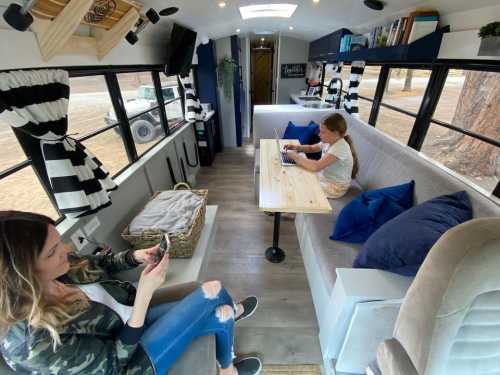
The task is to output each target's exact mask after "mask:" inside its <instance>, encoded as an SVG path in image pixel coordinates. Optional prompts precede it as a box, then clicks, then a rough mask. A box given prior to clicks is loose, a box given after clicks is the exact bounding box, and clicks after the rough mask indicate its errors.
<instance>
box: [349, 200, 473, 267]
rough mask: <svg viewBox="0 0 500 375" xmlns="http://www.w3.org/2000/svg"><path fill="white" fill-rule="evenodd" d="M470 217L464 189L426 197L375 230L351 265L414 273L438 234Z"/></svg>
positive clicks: (470, 211)
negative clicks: (431, 197) (426, 199)
mask: <svg viewBox="0 0 500 375" xmlns="http://www.w3.org/2000/svg"><path fill="white" fill-rule="evenodd" d="M471 219H472V206H471V203H470V200H469V196H468V195H467V192H465V191H460V192H458V193H455V194H450V195H442V196H440V197H437V198H434V199H431V200H429V201H426V202H424V203H422V204H419V205H418V206H415V207H413V208H410V209H409V210H407V211H405V212H403V213H402V214H401V215H399V216H397V217H395V218H394V219H392V220H390V221H388V222H387V223H385V224H384V225H383V226H382V227H381V228H380V229H379V230H378V231H376V232H375V233H374V234H373V235H372V236H371V237H370V239H369V240H368V241H366V243H365V244H364V246H363V248H362V249H361V251H360V253H359V254H358V256H357V258H356V260H355V261H354V264H353V267H357V268H377V269H382V270H387V271H390V272H395V273H398V274H400V275H404V276H414V275H415V274H416V273H417V271H418V269H419V268H420V265H421V264H422V263H423V261H424V260H425V257H426V256H427V253H428V252H429V250H430V249H431V248H432V246H434V244H435V243H436V241H437V240H438V239H439V237H441V235H442V234H443V233H444V232H446V231H447V230H448V229H450V228H453V227H454V226H456V225H458V224H461V223H463V222H465V221H467V220H471Z"/></svg>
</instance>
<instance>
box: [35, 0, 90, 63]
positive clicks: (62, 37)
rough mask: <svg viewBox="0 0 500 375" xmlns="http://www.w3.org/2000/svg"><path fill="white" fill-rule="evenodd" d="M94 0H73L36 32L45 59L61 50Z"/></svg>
mask: <svg viewBox="0 0 500 375" xmlns="http://www.w3.org/2000/svg"><path fill="white" fill-rule="evenodd" d="M93 3H94V0H73V1H70V2H69V3H68V5H66V6H65V7H64V9H63V10H62V11H61V13H59V14H58V15H57V17H56V18H55V19H54V20H53V21H52V22H50V25H48V26H47V27H46V28H45V29H44V30H43V31H39V32H36V31H35V32H36V35H37V39H38V45H39V47H40V52H41V54H42V58H43V59H44V61H48V60H50V59H51V58H52V57H54V56H55V55H56V54H57V53H58V52H60V51H61V50H62V49H63V47H64V46H65V44H66V43H67V42H68V41H69V39H70V38H71V36H73V34H74V33H75V31H76V29H77V28H78V26H79V25H80V23H81V22H82V19H83V17H84V16H85V14H87V12H88V11H89V10H90V7H91V6H92V4H93Z"/></svg>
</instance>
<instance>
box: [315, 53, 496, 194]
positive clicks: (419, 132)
mask: <svg viewBox="0 0 500 375" xmlns="http://www.w3.org/2000/svg"><path fill="white" fill-rule="evenodd" d="M326 65H327V63H326V62H325V63H323V72H322V82H321V95H322V93H323V90H324V89H325V88H327V86H326V85H325V82H324V78H325V68H326ZM344 65H350V62H347V61H346V62H344ZM366 65H367V66H370V65H371V66H380V67H381V69H380V73H379V78H378V82H377V87H376V89H375V96H374V98H373V99H371V98H368V97H365V96H363V95H360V94H358V97H359V98H360V99H364V100H366V101H369V102H371V103H372V108H371V112H370V118H369V120H368V124H369V125H371V126H374V127H376V126H377V120H378V116H379V113H380V108H381V107H384V108H387V109H390V110H392V111H395V112H399V113H401V114H404V115H407V116H410V117H413V118H414V119H415V122H414V123H413V126H412V130H411V134H410V137H409V140H408V143H407V146H408V147H411V148H413V149H415V150H417V151H419V152H420V151H421V149H422V145H423V144H424V141H425V138H426V136H427V132H428V130H429V128H430V125H431V124H434V125H438V126H442V127H445V128H448V129H451V130H454V131H458V132H460V133H462V134H464V135H467V136H469V137H472V138H475V139H478V140H480V141H483V142H485V143H488V144H490V145H493V146H496V147H499V148H500V142H499V141H497V140H495V139H491V138H488V137H485V136H483V135H481V134H478V133H475V132H471V131H468V130H467V129H462V128H460V127H458V126H455V125H453V124H450V123H447V122H444V121H441V120H438V119H436V118H434V117H433V116H434V113H435V110H436V107H437V105H438V103H439V99H440V98H441V94H442V92H443V90H444V87H445V83H446V79H447V77H448V73H449V70H450V69H463V70H476V71H487V72H498V73H500V61H483V60H437V61H435V62H434V63H426V64H422V63H390V62H380V63H369V62H367V64H366ZM394 68H401V69H418V70H430V71H431V77H430V78H429V82H428V84H427V87H426V89H425V91H424V95H423V97H422V101H421V103H420V108H419V110H418V112H417V113H414V112H411V111H407V110H405V109H403V108H400V107H397V106H394V105H391V104H388V103H384V102H383V97H384V92H385V87H386V85H387V84H388V80H389V72H390V69H394ZM342 92H343V93H344V94H347V90H342ZM471 186H472V185H471ZM491 194H492V195H493V196H495V197H497V198H500V181H499V182H498V183H497V186H496V187H495V189H494V190H493V192H492V193H491Z"/></svg>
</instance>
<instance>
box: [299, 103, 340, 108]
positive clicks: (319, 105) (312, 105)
mask: <svg viewBox="0 0 500 375" xmlns="http://www.w3.org/2000/svg"><path fill="white" fill-rule="evenodd" d="M302 107H305V108H314V109H327V108H333V105H331V104H328V103H305V104H302Z"/></svg>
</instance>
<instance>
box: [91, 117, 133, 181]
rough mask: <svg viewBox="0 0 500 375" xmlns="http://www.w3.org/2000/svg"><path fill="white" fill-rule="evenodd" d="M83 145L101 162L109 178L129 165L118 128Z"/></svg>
mask: <svg viewBox="0 0 500 375" xmlns="http://www.w3.org/2000/svg"><path fill="white" fill-rule="evenodd" d="M83 144H84V146H85V147H87V148H88V149H89V150H90V151H92V153H93V154H94V155H95V156H96V157H97V158H98V159H99V160H100V161H101V162H102V164H103V166H104V168H105V169H106V170H107V171H109V173H110V175H111V176H114V175H116V174H117V173H118V172H119V171H120V170H122V169H123V168H125V167H126V166H127V165H128V164H129V160H128V156H127V153H126V151H125V146H124V144H123V140H122V137H121V135H120V128H119V127H114V128H113V129H110V130H108V131H105V132H104V133H101V134H99V135H96V136H95V137H92V138H90V139H88V140H86V141H84V142H83Z"/></svg>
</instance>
